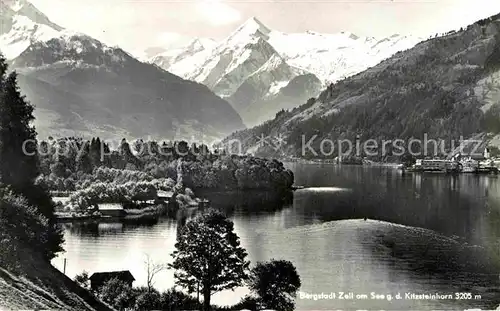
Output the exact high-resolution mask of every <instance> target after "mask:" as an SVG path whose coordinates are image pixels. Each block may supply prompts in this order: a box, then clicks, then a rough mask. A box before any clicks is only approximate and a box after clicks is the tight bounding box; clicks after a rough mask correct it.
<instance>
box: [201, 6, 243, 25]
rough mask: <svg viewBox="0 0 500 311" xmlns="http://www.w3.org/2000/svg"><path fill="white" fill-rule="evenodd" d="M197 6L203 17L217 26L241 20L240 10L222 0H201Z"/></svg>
mask: <svg viewBox="0 0 500 311" xmlns="http://www.w3.org/2000/svg"><path fill="white" fill-rule="evenodd" d="M196 8H197V10H198V13H199V14H200V15H201V16H202V17H204V18H205V19H206V20H207V21H208V22H209V23H211V24H213V25H216V26H221V25H227V24H232V23H234V22H237V21H239V20H241V14H240V12H239V11H238V10H236V9H234V8H232V7H231V6H229V5H227V4H225V3H223V2H222V1H221V0H201V1H200V2H199V3H198V5H197V7H196Z"/></svg>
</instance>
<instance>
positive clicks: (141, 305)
mask: <svg viewBox="0 0 500 311" xmlns="http://www.w3.org/2000/svg"><path fill="white" fill-rule="evenodd" d="M135 297H136V299H135V306H134V310H137V311H149V310H158V309H159V308H160V304H161V294H160V293H159V292H158V291H157V290H156V289H154V288H153V289H150V288H145V287H141V288H138V289H135Z"/></svg>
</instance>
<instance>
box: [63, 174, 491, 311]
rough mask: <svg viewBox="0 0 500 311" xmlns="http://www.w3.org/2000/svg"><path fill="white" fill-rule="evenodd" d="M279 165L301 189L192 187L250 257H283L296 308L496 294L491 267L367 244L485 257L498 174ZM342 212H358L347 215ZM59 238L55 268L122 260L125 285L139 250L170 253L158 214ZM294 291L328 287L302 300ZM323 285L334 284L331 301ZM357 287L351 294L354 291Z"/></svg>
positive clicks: (420, 304) (137, 270) (436, 303)
mask: <svg viewBox="0 0 500 311" xmlns="http://www.w3.org/2000/svg"><path fill="white" fill-rule="evenodd" d="M288 165H289V167H290V168H291V169H292V170H293V171H294V173H295V180H296V182H295V184H296V185H302V186H305V187H306V189H302V190H298V191H296V192H295V193H294V194H293V196H291V197H287V198H275V197H273V196H272V195H269V194H266V193H255V192H248V193H237V194H221V193H219V194H202V195H203V196H206V197H208V198H209V199H210V200H211V201H212V205H213V206H214V207H217V208H220V209H221V210H224V211H225V212H226V213H227V214H228V216H230V217H231V219H232V220H233V221H234V223H235V230H236V232H237V234H238V235H239V237H240V238H241V243H242V245H243V246H244V247H245V248H246V249H247V251H248V253H249V259H250V260H251V262H252V263H255V262H257V261H263V260H269V259H271V258H280V259H286V260H290V261H292V262H293V263H294V265H295V266H296V267H297V270H298V272H299V274H300V276H301V279H302V287H301V292H303V294H302V299H301V297H298V298H297V300H296V305H297V309H298V310H312V309H314V310H327V309H330V310H331V309H344V310H346V309H382V308H383V309H386V310H388V309H392V310H410V309H412V310H414V309H420V310H422V309H450V310H457V309H464V308H472V307H476V308H483V309H485V308H489V309H491V308H492V307H493V306H495V307H496V306H497V305H499V304H500V278H499V277H496V278H491V275H495V274H496V275H497V276H498V271H494V270H491V271H486V273H490V274H491V275H487V276H484V275H471V274H470V273H466V272H463V271H456V272H455V273H452V274H449V273H448V274H439V273H430V272H429V271H427V272H425V271H422V270H421V269H418V268H416V266H417V265H418V263H419V262H422V261H425V260H429V258H426V257H427V255H425V254H427V253H424V255H422V254H421V253H420V255H419V256H420V257H415V256H414V257H412V258H409V257H408V256H406V257H405V256H400V257H399V258H396V257H395V256H392V255H393V254H392V255H391V253H390V252H387V251H386V250H387V248H385V247H384V246H381V245H377V237H379V236H380V234H382V233H380V232H389V233H388V234H389V236H390V235H391V234H393V235H394V237H390V238H394V239H400V240H401V239H402V240H403V241H406V240H408V243H410V244H411V245H412V246H411V248H412V249H413V248H415V249H417V248H421V247H427V246H428V243H429V241H430V240H435V239H438V238H440V237H443V238H444V237H454V238H455V239H458V238H461V239H463V241H464V243H468V245H478V246H481V247H486V248H487V249H488V250H489V252H490V254H491V257H492V258H496V259H497V260H500V249H499V246H500V180H499V179H498V178H497V177H492V176H475V175H460V176H455V177H453V176H445V175H435V174H431V175H417V174H404V175H403V174H401V172H399V171H397V170H395V169H392V168H379V167H361V166H335V165H331V164H288ZM255 210H260V212H255ZM363 218H367V219H368V220H366V221H365V220H363ZM349 219H358V220H353V221H346V220H349ZM373 220H380V221H383V222H377V221H373ZM386 222H389V223H393V224H400V225H405V226H411V227H416V228H425V229H430V230H433V232H430V233H429V232H428V231H426V232H425V233H422V232H421V231H418V229H417V231H415V232H414V233H411V232H413V231H412V230H413V228H406V227H396V226H392V225H390V224H387V223H386ZM386 228H400V229H398V230H403V231H397V230H395V229H394V230H392V229H390V230H389V229H387V230H386ZM384 230H385V231H384ZM406 231H408V232H410V233H411V234H410V235H409V237H408V238H407V237H406V236H402V234H401V233H400V232H406ZM396 232H399V233H396ZM434 236H435V237H434ZM65 239H66V242H65V249H66V253H65V254H63V255H61V256H60V257H57V258H55V259H54V260H53V264H54V265H55V266H56V267H57V268H59V269H60V270H62V269H63V258H66V259H67V266H66V274H67V275H68V276H70V277H74V276H75V275H76V274H78V273H81V272H82V271H83V270H86V271H88V272H90V273H93V272H97V271H113V270H130V271H131V272H132V274H133V275H134V276H135V278H136V282H135V283H134V285H144V283H145V278H146V275H145V268H144V263H143V262H144V259H145V256H146V254H147V255H149V256H150V257H151V258H152V260H154V261H156V262H171V259H170V254H171V252H172V251H173V250H174V244H175V239H176V221H175V220H169V219H160V220H158V222H157V223H154V224H149V225H127V224H121V223H106V224H104V223H101V224H87V225H82V224H80V225H72V224H65ZM410 244H409V245H410ZM479 254H480V253H479V252H478V253H477V254H476V253H475V252H471V254H470V257H469V260H472V261H476V260H477V261H481V260H483V258H475V256H481V255H479ZM445 255H446V254H445ZM429 256H430V255H429ZM432 260H435V261H436V262H435V265H437V266H439V265H442V266H446V265H448V264H449V260H448V259H447V257H446V256H445V257H439V259H436V257H433V259H432ZM155 281H156V282H155V287H157V288H158V289H160V290H164V289H167V288H170V287H172V286H173V285H174V280H173V272H172V271H164V272H162V273H160V274H158V275H157V277H156V278H155ZM339 292H345V293H353V295H354V297H353V299H339ZM456 292H466V293H470V294H471V295H472V299H464V300H457V299H438V300H430V299H404V295H405V293H415V294H439V295H446V294H452V295H454V293H456ZM246 293H247V290H246V289H244V288H239V289H237V290H235V291H234V292H223V293H219V294H217V295H215V296H214V298H213V302H214V303H217V304H221V305H226V304H233V303H235V302H237V301H238V300H239V299H240V297H242V296H243V295H245V294H246ZM305 293H309V294H316V295H319V294H321V293H324V294H325V295H330V297H328V299H316V300H314V299H307V298H306V297H305ZM331 293H335V294H336V295H335V298H334V299H333V296H332V295H331ZM371 293H375V294H384V295H387V294H390V295H392V297H395V295H397V294H398V293H399V294H401V295H402V296H403V299H392V300H391V301H388V300H387V299H384V300H373V299H367V297H363V295H367V296H368V298H370V294H371ZM357 295H360V296H358V298H356V296H357ZM479 296H481V297H479ZM309 298H312V296H311V297H309ZM330 298H331V299H330ZM463 298H465V297H463Z"/></svg>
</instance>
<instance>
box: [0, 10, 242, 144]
mask: <svg viewBox="0 0 500 311" xmlns="http://www.w3.org/2000/svg"><path fill="white" fill-rule="evenodd" d="M1 5H2V8H6V12H7V13H8V14H6V15H2V18H1V22H2V24H11V25H12V27H10V28H3V29H5V30H4V31H3V33H1V35H0V52H2V53H5V55H6V56H7V58H8V60H9V63H10V66H11V68H12V69H15V70H16V71H17V72H18V73H19V84H20V87H21V90H22V92H23V93H25V94H26V96H27V97H28V99H29V100H30V101H31V102H32V103H33V104H34V105H35V106H36V109H35V116H36V117H37V120H36V123H35V125H36V127H37V130H38V132H39V133H40V134H41V136H49V135H54V136H59V135H63V136H68V135H70V136H100V137H103V138H107V139H111V138H112V139H115V138H119V139H121V138H123V137H125V138H130V139H133V138H139V137H151V138H155V139H173V138H176V139H188V138H189V139H192V138H193V137H196V138H197V139H205V140H210V139H216V138H217V137H221V136H223V135H226V134H229V133H230V132H231V131H233V130H236V129H242V128H244V125H243V123H242V121H241V118H240V116H239V115H238V114H237V113H236V111H235V110H234V109H233V108H232V107H231V105H230V104H229V103H227V102H226V101H224V100H222V99H221V98H219V97H218V96H216V95H215V94H213V93H212V92H211V91H210V90H209V89H208V88H207V87H206V86H204V85H201V84H198V83H195V82H192V81H186V80H183V79H182V78H180V77H177V76H175V75H173V74H171V73H169V72H166V71H164V70H162V69H161V68H159V67H157V66H155V65H151V64H148V63H142V62H140V61H138V60H136V59H135V58H134V57H132V56H131V55H130V54H128V53H126V52H125V51H123V50H122V49H120V48H118V47H109V46H107V45H106V44H103V43H102V42H100V41H98V40H96V39H94V38H92V37H89V36H87V35H85V34H81V33H76V32H72V31H69V30H65V29H63V28H62V27H60V26H58V25H55V24H53V23H52V22H50V20H49V19H48V18H47V17H46V16H45V15H43V13H41V12H40V11H38V10H37V9H36V8H35V7H34V6H33V5H32V4H31V3H29V2H28V1H26V0H19V1H13V2H11V3H9V4H7V3H6V2H5V1H4V2H2V4H1ZM33 16H34V17H33ZM30 17H33V18H35V17H36V20H31V19H30ZM39 20H40V21H41V22H42V23H41V24H40V23H38V21H39ZM21 22H22V23H21ZM4 51H6V52H4Z"/></svg>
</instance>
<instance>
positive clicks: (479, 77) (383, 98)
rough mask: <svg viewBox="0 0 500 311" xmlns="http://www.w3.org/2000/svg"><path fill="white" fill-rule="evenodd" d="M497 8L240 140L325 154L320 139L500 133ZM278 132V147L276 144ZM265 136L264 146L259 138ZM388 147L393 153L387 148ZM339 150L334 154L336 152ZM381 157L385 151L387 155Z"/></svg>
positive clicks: (261, 149)
mask: <svg viewBox="0 0 500 311" xmlns="http://www.w3.org/2000/svg"><path fill="white" fill-rule="evenodd" d="M499 18H500V15H496V16H493V17H490V18H488V19H485V20H482V21H478V22H477V23H475V24H473V25H470V26H469V27H467V29H462V30H460V31H458V32H450V33H448V34H446V35H444V36H442V37H436V38H432V39H429V40H427V41H425V42H422V43H420V44H418V45H417V46H415V47H414V48H412V49H409V50H407V51H404V52H399V53H397V54H396V55H394V56H393V57H391V58H389V59H387V60H385V61H383V62H381V63H380V64H378V65H377V66H375V67H373V68H370V69H368V70H366V71H364V72H362V73H360V74H358V75H356V76H353V77H351V78H348V79H345V80H342V81H340V82H338V83H336V84H332V85H330V86H329V87H328V88H327V89H326V90H324V91H323V92H322V93H321V94H320V95H319V96H318V98H311V99H310V100H309V101H307V103H305V104H304V105H302V106H300V107H298V108H295V109H293V110H287V111H282V112H281V113H279V114H277V115H276V117H275V118H274V119H273V120H271V121H268V122H266V123H264V124H262V125H260V126H257V127H254V128H252V129H248V130H243V131H239V132H236V133H234V134H232V135H231V136H229V137H228V138H227V139H226V142H228V141H230V140H231V139H238V140H240V141H242V142H243V144H244V146H245V148H246V149H247V150H250V151H256V152H257V154H260V155H270V154H273V155H279V156H284V157H285V156H297V157H306V158H307V157H321V155H319V156H315V155H313V154H310V153H309V154H303V152H302V148H301V146H303V144H304V143H303V142H304V141H306V142H308V141H309V140H310V139H311V138H312V137H313V136H314V135H317V138H316V139H315V140H314V142H313V143H312V144H311V146H312V147H313V148H316V149H319V144H320V142H321V140H322V139H331V140H340V139H350V140H352V141H354V140H355V139H356V137H358V138H359V139H360V140H361V141H363V140H367V139H375V140H377V141H382V140H388V139H403V140H406V141H407V140H408V139H410V138H420V139H422V138H423V136H424V135H425V134H427V135H428V137H429V138H434V139H442V140H444V141H451V140H452V139H455V140H457V141H458V140H459V139H460V137H461V136H462V137H464V138H470V137H473V136H475V135H476V134H481V133H486V134H488V135H487V136H488V139H491V138H492V137H494V136H495V135H496V134H498V133H500V105H499V102H498V95H499V94H500V93H499V90H500V72H499V69H500V20H499ZM280 135H281V136H282V137H281V141H280V142H281V145H280V148H276V147H275V146H273V145H272V143H267V144H266V143H264V144H262V139H261V137H267V138H268V142H269V141H270V142H272V141H273V140H274V141H276V139H278V137H280ZM259 143H260V145H259ZM337 151H338V150H337ZM389 154H390V152H389ZM333 156H335V154H334V155H333ZM382 157H387V155H384V156H382Z"/></svg>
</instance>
